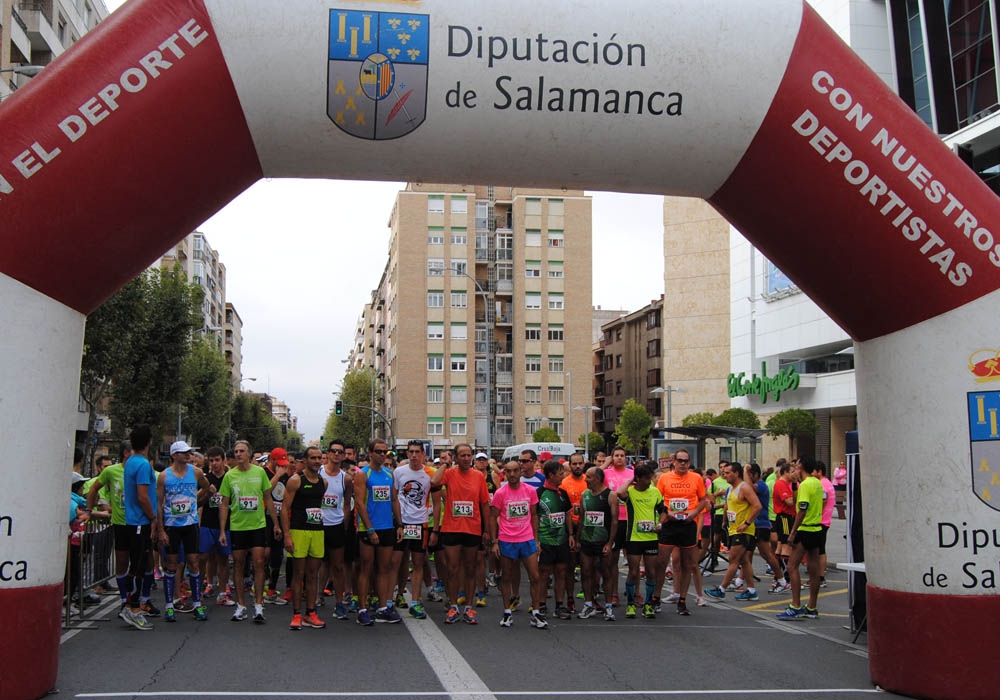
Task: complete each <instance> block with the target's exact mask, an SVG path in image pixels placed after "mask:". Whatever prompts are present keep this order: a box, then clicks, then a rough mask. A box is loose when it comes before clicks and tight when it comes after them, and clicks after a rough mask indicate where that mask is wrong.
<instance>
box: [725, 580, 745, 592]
mask: <svg viewBox="0 0 1000 700" xmlns="http://www.w3.org/2000/svg"><path fill="white" fill-rule="evenodd" d="M743 588H744V584H743V579H741V578H738V579H736V580H735V581H733V582H732V583H730V584H729V585H728V586H726V590H727V591H742V590H743Z"/></svg>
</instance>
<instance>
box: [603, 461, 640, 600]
mask: <svg viewBox="0 0 1000 700" xmlns="http://www.w3.org/2000/svg"><path fill="white" fill-rule="evenodd" d="M633 476H634V472H633V471H632V470H631V469H629V468H628V464H627V461H626V455H625V450H624V448H621V447H616V448H615V449H613V450H611V456H610V457H609V458H608V461H607V463H606V464H605V465H604V483H606V484H607V485H608V488H609V489H611V490H612V491H615V492H617V491H618V490H619V489H621V487H622V486H624V485H626V484H628V483H631V481H632V478H633ZM626 520H628V509H627V508H626V507H625V505H624V503H623V504H622V505H621V507H620V508H619V509H618V522H620V523H624V522H625V521H626ZM627 530H628V528H627V527H620V528H618V532H617V533H616V534H615V541H614V543H612V550H611V580H610V581H605V582H604V591H605V593H606V594H609V596H610V599H611V604H612V605H618V579H619V578H620V577H619V575H618V561H619V559H621V550H622V548H623V547H624V546H625V538H626V535H627V534H628V533H627ZM608 584H610V586H609V585H608Z"/></svg>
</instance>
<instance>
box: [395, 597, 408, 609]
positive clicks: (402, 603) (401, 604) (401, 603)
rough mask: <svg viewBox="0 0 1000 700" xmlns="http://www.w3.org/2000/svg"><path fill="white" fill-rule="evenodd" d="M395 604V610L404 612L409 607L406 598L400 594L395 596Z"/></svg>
mask: <svg viewBox="0 0 1000 700" xmlns="http://www.w3.org/2000/svg"><path fill="white" fill-rule="evenodd" d="M395 603H396V607H397V608H402V609H403V610H406V609H407V608H408V607H410V604H409V603H407V602H406V596H404V595H403V594H402V593H399V594H398V595H396V600H395Z"/></svg>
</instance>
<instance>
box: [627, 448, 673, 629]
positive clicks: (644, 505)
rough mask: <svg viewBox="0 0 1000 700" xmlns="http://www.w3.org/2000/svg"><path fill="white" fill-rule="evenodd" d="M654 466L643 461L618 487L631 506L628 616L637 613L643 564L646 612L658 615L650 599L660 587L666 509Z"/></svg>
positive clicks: (629, 516) (629, 506)
mask: <svg viewBox="0 0 1000 700" xmlns="http://www.w3.org/2000/svg"><path fill="white" fill-rule="evenodd" d="M652 481H653V467H652V466H650V465H649V464H640V465H639V466H638V467H636V468H635V476H634V477H633V479H632V482H631V483H630V484H625V485H623V486H622V487H621V488H619V489H618V499H619V500H620V501H622V502H624V503H625V505H626V508H627V509H628V524H627V527H628V536H627V538H626V541H625V554H626V556H627V558H628V578H627V579H626V580H625V598H626V603H627V605H626V607H625V617H635V589H636V586H637V585H638V583H639V564H640V562H642V563H643V564H644V565H645V567H646V599H645V602H646V605H645V606H644V607H643V612H642V615H643V617H646V618H654V617H656V613H655V612H653V606H652V605H651V604H650V601H651V600H652V599H653V593H654V592H655V589H656V581H655V578H654V577H655V574H656V560H657V557H658V556H659V554H660V546H659V534H658V533H659V530H660V526H661V524H662V522H663V520H665V519H666V517H667V515H666V512H665V511H664V510H663V494H661V493H660V491H659V490H658V489H655V488H651V487H650V486H651V484H652Z"/></svg>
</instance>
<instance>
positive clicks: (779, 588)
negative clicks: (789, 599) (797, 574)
mask: <svg viewBox="0 0 1000 700" xmlns="http://www.w3.org/2000/svg"><path fill="white" fill-rule="evenodd" d="M790 590H792V584H790V583H789V582H788V581H785V582H784V583H781V582H779V581H775V582H774V585H773V586H771V590H769V591H768V593H770V594H772V595H778V594H780V593H788V591H790Z"/></svg>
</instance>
